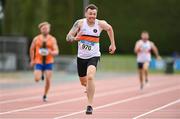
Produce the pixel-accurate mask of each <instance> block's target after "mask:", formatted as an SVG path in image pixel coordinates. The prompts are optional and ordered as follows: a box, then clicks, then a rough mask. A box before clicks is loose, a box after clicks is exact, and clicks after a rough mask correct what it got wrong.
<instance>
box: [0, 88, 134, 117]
mask: <svg viewBox="0 0 180 119" xmlns="http://www.w3.org/2000/svg"><path fill="white" fill-rule="evenodd" d="M134 90H137V88H136V87H134V88H129V89H127V90H122V89H120V90H114V91H109V92H104V93H100V94H97V95H96V96H95V97H103V96H107V95H114V94H119V93H125V92H130V91H134ZM83 99H86V97H80V98H73V99H69V100H64V101H58V102H54V103H48V104H42V105H38V106H32V107H27V108H21V109H16V110H10V111H6V112H0V115H4V114H10V113H15V112H21V111H27V110H32V109H38V108H43V107H48V106H53V105H58V104H64V103H69V102H75V101H80V100H83Z"/></svg>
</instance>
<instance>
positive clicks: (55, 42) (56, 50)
mask: <svg viewBox="0 0 180 119" xmlns="http://www.w3.org/2000/svg"><path fill="white" fill-rule="evenodd" d="M50 54H52V55H53V56H56V55H58V54H59V48H58V45H57V40H56V38H54V42H53V51H50Z"/></svg>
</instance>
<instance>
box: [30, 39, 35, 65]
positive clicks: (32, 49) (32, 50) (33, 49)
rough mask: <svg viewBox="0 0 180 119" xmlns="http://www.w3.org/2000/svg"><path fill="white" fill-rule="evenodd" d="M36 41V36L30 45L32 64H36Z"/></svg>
mask: <svg viewBox="0 0 180 119" xmlns="http://www.w3.org/2000/svg"><path fill="white" fill-rule="evenodd" d="M35 41H36V38H34V39H33V41H32V43H31V46H30V49H29V54H30V62H31V63H30V64H31V66H33V65H34V52H35Z"/></svg>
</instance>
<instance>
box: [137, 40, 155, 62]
mask: <svg viewBox="0 0 180 119" xmlns="http://www.w3.org/2000/svg"><path fill="white" fill-rule="evenodd" d="M152 44H153V43H152V42H150V41H146V42H144V41H143V40H139V41H138V42H137V44H136V45H137V47H139V48H140V49H141V51H140V52H139V53H138V54H137V62H140V63H144V62H150V61H151V48H152Z"/></svg>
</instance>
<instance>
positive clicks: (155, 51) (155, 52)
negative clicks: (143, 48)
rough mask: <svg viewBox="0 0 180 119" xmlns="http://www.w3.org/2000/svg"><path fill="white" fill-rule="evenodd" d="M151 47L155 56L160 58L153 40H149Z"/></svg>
mask: <svg viewBox="0 0 180 119" xmlns="http://www.w3.org/2000/svg"><path fill="white" fill-rule="evenodd" d="M151 47H152V51H153V52H154V54H155V56H156V58H157V59H161V57H160V55H159V51H158V48H157V47H156V46H155V44H154V43H153V42H151Z"/></svg>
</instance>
